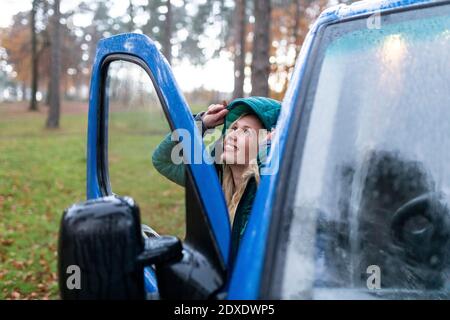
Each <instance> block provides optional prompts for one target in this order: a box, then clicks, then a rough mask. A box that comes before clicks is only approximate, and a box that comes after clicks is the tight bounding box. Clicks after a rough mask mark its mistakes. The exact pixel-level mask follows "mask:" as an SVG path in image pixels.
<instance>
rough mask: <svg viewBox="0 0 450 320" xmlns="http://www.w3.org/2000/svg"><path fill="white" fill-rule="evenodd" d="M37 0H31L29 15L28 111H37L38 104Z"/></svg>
mask: <svg viewBox="0 0 450 320" xmlns="http://www.w3.org/2000/svg"><path fill="white" fill-rule="evenodd" d="M37 6H38V0H33V4H32V7H31V17H30V31H31V100H30V106H29V110H30V111H37V109H38V105H37V100H36V94H37V90H38V81H39V79H38V54H37V30H36V11H37Z"/></svg>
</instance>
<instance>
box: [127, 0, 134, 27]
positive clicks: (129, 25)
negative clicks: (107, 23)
mask: <svg viewBox="0 0 450 320" xmlns="http://www.w3.org/2000/svg"><path fill="white" fill-rule="evenodd" d="M128 14H129V16H130V22H129V23H128V32H133V31H134V16H135V13H134V6H133V1H132V0H130V3H129V5H128Z"/></svg>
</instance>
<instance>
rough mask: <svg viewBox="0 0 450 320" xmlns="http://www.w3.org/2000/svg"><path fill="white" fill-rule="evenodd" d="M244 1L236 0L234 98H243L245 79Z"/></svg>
mask: <svg viewBox="0 0 450 320" xmlns="http://www.w3.org/2000/svg"><path fill="white" fill-rule="evenodd" d="M245 7H246V0H236V8H235V13H234V15H235V19H236V23H235V28H236V29H235V31H236V33H235V44H234V45H235V50H234V91H233V97H234V98H241V97H243V96H244V78H245V73H244V71H245V35H246V33H245V31H246V25H247V23H246V16H245Z"/></svg>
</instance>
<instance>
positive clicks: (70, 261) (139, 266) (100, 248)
mask: <svg viewBox="0 0 450 320" xmlns="http://www.w3.org/2000/svg"><path fill="white" fill-rule="evenodd" d="M181 257H182V245H181V241H180V240H179V239H178V238H176V237H171V236H163V237H151V238H146V239H145V240H144V237H143V236H142V232H141V223H140V212H139V207H138V206H137V205H136V203H135V202H134V200H133V199H131V198H128V197H116V196H109V197H104V198H99V199H95V200H89V201H86V202H83V203H79V204H75V205H73V206H71V207H70V208H68V209H67V210H66V211H65V212H64V215H63V217H62V220H61V226H60V234H59V244H58V274H59V289H60V294H61V298H62V299H69V300H73V299H76V300H78V299H82V300H86V299H144V298H145V291H144V271H143V268H144V266H147V265H161V264H164V263H168V262H173V261H177V260H179V259H181ZM77 272H78V274H77Z"/></svg>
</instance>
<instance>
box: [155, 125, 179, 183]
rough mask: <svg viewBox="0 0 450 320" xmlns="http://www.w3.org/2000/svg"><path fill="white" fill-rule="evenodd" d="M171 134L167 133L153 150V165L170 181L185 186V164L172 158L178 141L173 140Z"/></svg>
mask: <svg viewBox="0 0 450 320" xmlns="http://www.w3.org/2000/svg"><path fill="white" fill-rule="evenodd" d="M171 135H172V134H171V133H169V134H168V135H166V137H165V138H164V139H163V141H161V143H160V144H159V145H158V146H157V147H156V149H155V151H154V152H153V155H152V162H153V166H154V167H155V169H156V170H157V171H158V172H159V173H160V174H162V175H163V176H165V177H166V178H167V179H169V180H170V181H173V182H175V183H176V184H179V185H180V186H184V164H182V163H181V164H174V163H173V161H172V158H171V154H172V149H173V148H174V147H175V146H176V145H177V143H178V142H177V141H172V140H171Z"/></svg>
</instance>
